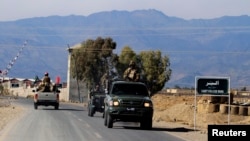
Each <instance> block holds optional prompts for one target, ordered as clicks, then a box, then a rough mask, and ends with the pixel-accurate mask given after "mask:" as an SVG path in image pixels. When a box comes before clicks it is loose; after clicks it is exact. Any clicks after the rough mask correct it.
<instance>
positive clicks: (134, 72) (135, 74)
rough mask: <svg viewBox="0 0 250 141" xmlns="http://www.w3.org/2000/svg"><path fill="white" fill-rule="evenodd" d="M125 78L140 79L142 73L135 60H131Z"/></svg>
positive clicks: (129, 79)
mask: <svg viewBox="0 0 250 141" xmlns="http://www.w3.org/2000/svg"><path fill="white" fill-rule="evenodd" d="M123 78H124V79H125V80H128V81H139V80H140V74H139V71H138V69H137V68H136V64H135V61H133V60H131V61H130V63H129V67H128V68H127V69H126V70H125V71H124V74H123Z"/></svg>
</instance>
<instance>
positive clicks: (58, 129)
mask: <svg viewBox="0 0 250 141" xmlns="http://www.w3.org/2000/svg"><path fill="white" fill-rule="evenodd" d="M14 104H16V105H21V106H22V107H24V109H25V112H24V113H23V114H22V116H20V117H19V118H17V119H16V120H14V121H12V122H11V123H10V124H9V125H8V126H7V127H6V128H5V129H4V130H3V131H2V132H1V135H0V141H134V140H139V141H140V140H143V141H163V140H164V141H184V140H183V139H180V138H178V137H175V136H173V135H171V134H169V133H167V131H166V130H167V129H165V128H154V127H153V129H152V130H141V129H140V128H139V126H138V125H137V124H136V123H115V124H114V127H113V128H107V127H105V126H104V119H103V118H102V114H101V113H96V114H95V115H94V117H89V116H88V113H87V110H86V107H84V106H82V105H81V104H78V105H77V104H69V103H60V106H59V110H54V107H44V106H39V107H38V109H37V110H35V109H34V106H33V101H32V99H21V98H20V99H18V100H16V101H14Z"/></svg>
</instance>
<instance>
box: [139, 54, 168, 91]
mask: <svg viewBox="0 0 250 141" xmlns="http://www.w3.org/2000/svg"><path fill="white" fill-rule="evenodd" d="M139 56H140V63H141V67H142V69H141V70H142V74H141V78H142V80H143V81H145V82H146V83H147V85H148V88H149V90H150V92H151V94H152V95H153V94H155V93H156V92H157V91H159V90H162V88H163V87H164V86H165V83H166V82H167V81H168V80H170V76H171V72H172V70H171V69H170V61H169V57H168V56H166V55H165V56H162V54H161V52H160V51H142V52H141V53H140V55H139Z"/></svg>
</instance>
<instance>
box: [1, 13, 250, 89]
mask: <svg viewBox="0 0 250 141" xmlns="http://www.w3.org/2000/svg"><path fill="white" fill-rule="evenodd" d="M249 25H250V17H249V16H245V15H242V16H224V17H220V18H216V19H192V20H184V19H181V18H178V17H169V16H167V15H164V14H163V13H162V12H161V11H157V10H154V9H148V10H136V11H132V12H128V11H105V12H99V13H94V14H91V15H89V16H81V15H70V16H63V17H61V16H49V17H37V18H29V19H22V20H17V21H10V22H0V31H1V33H0V54H1V56H0V59H1V63H0V69H1V70H4V69H5V68H6V66H7V65H8V63H9V62H10V60H11V59H13V58H14V57H15V56H16V55H17V53H18V50H20V48H21V46H22V44H23V42H24V41H25V40H27V41H28V44H27V46H26V47H25V48H24V49H23V51H22V54H20V55H19V58H18V60H17V61H16V62H15V64H14V65H13V66H12V68H11V70H10V71H9V74H8V75H9V77H24V78H34V77H35V75H38V76H40V77H41V76H42V75H43V72H45V71H49V72H50V74H51V76H52V78H53V76H54V77H56V76H58V75H59V76H61V78H62V81H66V78H67V56H68V52H67V50H66V49H67V47H68V45H70V46H73V45H75V44H78V43H81V42H83V41H85V40H87V39H96V38H97V37H99V36H101V37H111V38H113V40H114V41H115V42H116V43H117V49H116V50H115V52H116V53H119V52H120V51H121V49H122V48H123V47H124V46H127V45H128V46H130V47H131V48H133V50H134V51H136V52H140V51H143V50H161V51H162V53H164V54H166V55H168V56H169V57H170V62H171V68H172V70H173V74H172V77H171V80H170V81H169V82H168V83H167V84H166V87H174V86H181V87H195V86H194V85H195V82H194V81H195V76H223V77H225V76H226V77H230V79H231V87H237V88H238V87H240V88H241V87H244V86H250V85H249V82H248V78H249V76H250V72H249V71H248V70H249V67H250V62H249V60H250V59H249V57H248V56H249V53H250V52H249V45H250V40H249V37H250V26H249Z"/></svg>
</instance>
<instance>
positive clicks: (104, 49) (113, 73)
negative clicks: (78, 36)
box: [70, 37, 172, 95]
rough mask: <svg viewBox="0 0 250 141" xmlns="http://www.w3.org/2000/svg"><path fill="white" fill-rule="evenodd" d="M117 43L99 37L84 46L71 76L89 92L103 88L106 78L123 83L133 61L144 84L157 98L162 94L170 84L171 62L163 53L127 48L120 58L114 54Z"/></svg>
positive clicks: (76, 55)
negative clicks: (83, 84) (80, 82)
mask: <svg viewBox="0 0 250 141" xmlns="http://www.w3.org/2000/svg"><path fill="white" fill-rule="evenodd" d="M115 49H116V42H115V41H113V39H112V38H109V37H108V38H102V37H98V38H96V39H95V40H93V39H88V40H86V41H84V42H82V43H81V47H80V48H77V49H74V50H73V52H72V55H71V57H72V58H71V60H72V61H71V66H72V67H71V70H70V71H71V74H72V76H73V78H76V79H77V80H78V81H84V82H85V83H86V85H87V88H89V89H92V88H93V87H94V86H95V85H102V81H103V78H108V79H110V80H111V79H115V78H117V79H122V76H123V72H124V70H125V69H126V68H127V67H128V64H129V62H130V61H131V60H133V61H135V62H136V65H137V67H138V68H139V71H140V75H141V81H143V82H144V83H146V84H147V86H148V89H149V90H150V93H151V94H152V95H153V94H155V93H157V92H158V91H160V90H162V89H163V88H164V86H165V83H166V82H167V81H169V80H170V76H171V72H172V70H171V68H170V59H169V57H168V56H166V55H163V54H162V53H161V51H159V50H149V51H141V52H135V51H134V50H133V49H132V47H130V46H125V47H123V49H122V51H121V53H120V54H116V53H114V50H115Z"/></svg>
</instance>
